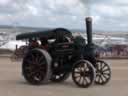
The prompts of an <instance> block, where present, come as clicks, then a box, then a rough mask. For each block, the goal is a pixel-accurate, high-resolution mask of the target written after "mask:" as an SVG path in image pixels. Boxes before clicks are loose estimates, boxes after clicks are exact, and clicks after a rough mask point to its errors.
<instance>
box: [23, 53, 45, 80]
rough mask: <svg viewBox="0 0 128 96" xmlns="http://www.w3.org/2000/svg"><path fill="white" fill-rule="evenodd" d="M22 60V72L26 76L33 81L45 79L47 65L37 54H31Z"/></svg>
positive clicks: (42, 57)
mask: <svg viewBox="0 0 128 96" xmlns="http://www.w3.org/2000/svg"><path fill="white" fill-rule="evenodd" d="M26 58H27V59H24V63H25V67H24V72H25V73H26V76H27V77H28V78H30V79H33V80H35V81H42V80H43V79H44V78H45V74H46V71H47V70H46V69H47V64H46V60H45V57H44V56H43V55H42V54H41V53H39V52H33V53H30V54H28V55H27V56H26Z"/></svg>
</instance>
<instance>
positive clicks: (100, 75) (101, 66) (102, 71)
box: [95, 60, 111, 85]
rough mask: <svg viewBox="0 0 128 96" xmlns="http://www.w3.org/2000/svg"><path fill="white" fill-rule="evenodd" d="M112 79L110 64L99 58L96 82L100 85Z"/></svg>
mask: <svg viewBox="0 0 128 96" xmlns="http://www.w3.org/2000/svg"><path fill="white" fill-rule="evenodd" d="M110 79H111V69H110V66H109V65H108V64H107V63H106V62H104V61H102V60H97V62H96V79H95V83H96V84H98V85H105V84H107V83H108V82H109V81H110Z"/></svg>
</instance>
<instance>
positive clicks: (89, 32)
mask: <svg viewBox="0 0 128 96" xmlns="http://www.w3.org/2000/svg"><path fill="white" fill-rule="evenodd" d="M85 22H86V33H87V42H88V44H89V45H90V44H92V43H93V42H92V18H91V17H87V18H85Z"/></svg>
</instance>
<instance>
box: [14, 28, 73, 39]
mask: <svg viewBox="0 0 128 96" xmlns="http://www.w3.org/2000/svg"><path fill="white" fill-rule="evenodd" d="M65 35H66V36H72V33H71V32H70V31H69V30H67V29H64V28H56V29H47V30H42V31H37V32H28V33H22V34H19V35H17V36H16V40H22V39H29V38H47V39H50V38H57V37H58V36H59V37H61V36H65Z"/></svg>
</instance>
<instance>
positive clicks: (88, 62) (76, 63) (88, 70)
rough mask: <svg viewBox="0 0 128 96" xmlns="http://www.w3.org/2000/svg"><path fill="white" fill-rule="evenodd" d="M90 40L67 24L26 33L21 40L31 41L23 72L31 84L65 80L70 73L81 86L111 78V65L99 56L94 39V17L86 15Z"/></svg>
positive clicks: (21, 36)
mask: <svg viewBox="0 0 128 96" xmlns="http://www.w3.org/2000/svg"><path fill="white" fill-rule="evenodd" d="M86 28H87V29H86V30H87V43H86V42H85V39H84V38H83V37H82V36H75V37H74V36H73V35H72V32H70V31H69V30H67V29H64V28H56V29H49V30H43V31H40V32H29V33H23V34H19V35H17V36H16V39H17V40H27V41H29V43H28V45H27V47H25V48H26V49H27V51H26V52H25V55H24V56H23V62H22V74H23V76H24V78H25V79H26V81H28V82H29V83H30V84H34V85H39V84H42V83H46V82H48V81H53V82H62V81H64V80H66V79H67V78H68V77H69V76H70V73H71V74H72V79H73V81H74V82H75V84H76V85H78V86H79V87H84V88H87V87H89V86H90V85H92V84H93V83H94V82H95V83H96V84H99V85H104V84H106V83H108V82H109V80H110V78H111V69H110V67H109V65H108V64H107V63H106V62H104V61H102V60H99V59H98V58H97V56H98V55H97V52H96V48H97V45H95V44H93V42H92V18H91V17H87V18H86Z"/></svg>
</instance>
